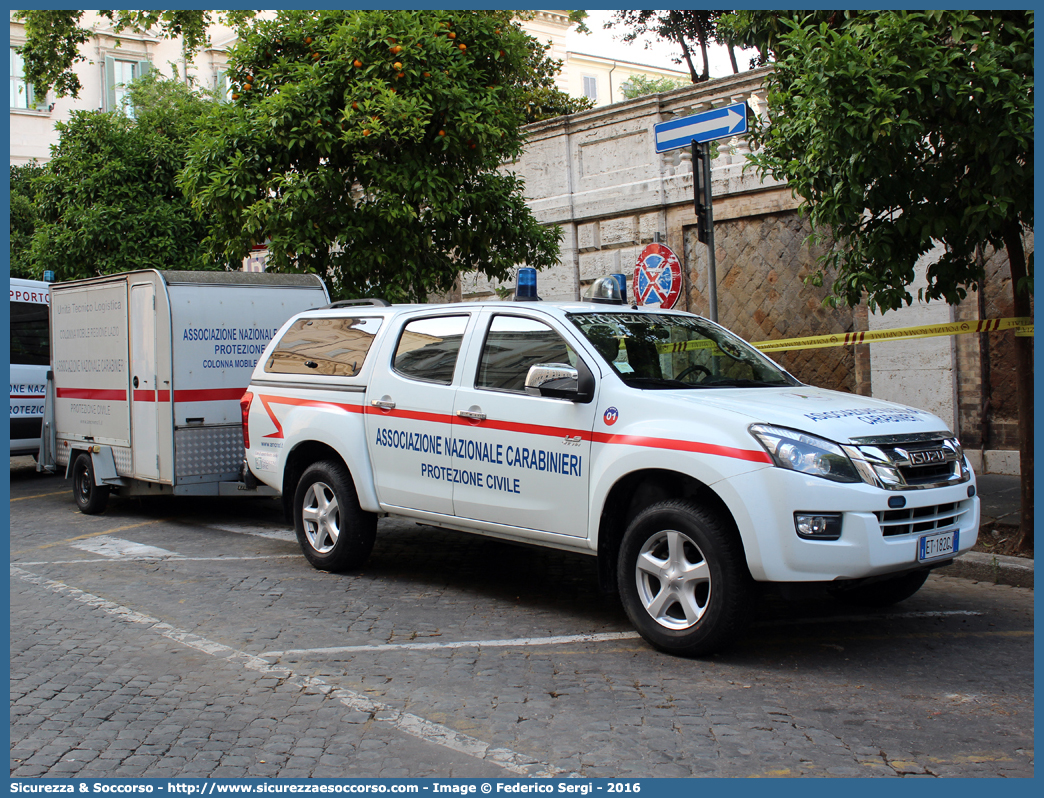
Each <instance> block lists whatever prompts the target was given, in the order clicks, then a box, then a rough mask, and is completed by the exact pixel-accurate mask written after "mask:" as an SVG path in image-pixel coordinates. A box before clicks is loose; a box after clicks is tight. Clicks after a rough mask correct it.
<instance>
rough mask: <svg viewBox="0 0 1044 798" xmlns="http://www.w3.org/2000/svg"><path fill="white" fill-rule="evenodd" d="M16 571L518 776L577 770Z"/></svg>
mask: <svg viewBox="0 0 1044 798" xmlns="http://www.w3.org/2000/svg"><path fill="white" fill-rule="evenodd" d="M11 575H12V576H17V577H18V578H19V579H22V580H24V581H26V582H29V583H31V584H34V585H38V586H40V587H43V588H45V589H46V590H50V591H51V592H52V593H59V594H64V595H66V596H68V597H69V598H71V599H73V600H75V601H78V602H80V603H82V604H86V605H87V606H89V607H94V608H96V609H99V610H101V611H103V612H105V613H107V614H109V615H111V616H113V617H114V618H116V619H117V620H121V621H124V622H126V623H133V624H140V625H142V626H147V627H149V629H150V630H151V631H153V632H156V633H157V634H160V635H162V636H163V637H166V638H167V639H168V640H173V641H175V642H177V643H180V644H181V645H183V646H187V647H188V648H192V649H195V650H196V651H201V652H203V653H204V654H209V655H210V656H213V657H216V658H218V659H222V660H225V661H226V662H229V663H231V664H234V665H238V666H240V667H242V668H245V669H247V670H250V671H254V672H256V673H261V674H264V675H268V676H275V677H277V678H279V679H283V680H284V681H286V682H288V683H289V684H292V685H294V686H296V687H302V688H308V689H312V690H316V691H318V692H321V693H323V694H324V695H326V696H329V697H331V698H333V699H335V700H337V701H339V702H340V703H341V704H343V705H344V706H346V707H348V708H349V709H351V710H354V711H357V712H364V713H366V714H369V715H370V716H371V717H372V718H373V720H374V721H377V722H380V723H388V724H390V725H391V726H393V727H395V728H396V729H398V730H399V731H401V732H403V733H404V734H408V735H410V736H412V737H417V738H419V739H421V740H424V741H425V742H429V743H432V744H434V745H441V746H443V747H444V748H449V749H450V750H453V751H457V752H459V753H463V754H467V755H468V756H472V757H474V758H476V759H480V760H482V761H487V762H491V763H493V764H495V765H499V766H500V767H502V768H504V769H505V770H508V771H510V772H512V773H515V774H517V775H519V776H531V777H535V778H550V777H558V778H561V777H569V776H571V775H575V774H570V773H569V772H567V771H562V770H559V769H558V768H555V767H554V766H552V765H550V764H548V763H543V762H538V761H536V760H534V759H533V758H532V757H527V756H524V755H523V754H520V753H518V752H517V751H512V750H511V749H508V748H493V747H491V746H490V744H489V743H487V742H485V741H483V740H479V739H478V738H476V737H472V736H470V735H468V734H464V733H462V732H458V731H456V730H454V729H451V728H449V727H448V726H443V725H442V724H441V723H435V722H434V721H430V720H428V719H426V718H422V717H420V716H419V715H414V714H413V713H412V712H403V711H402V710H401V709H396V708H395V707H392V706H389V705H388V704H384V703H381V702H380V701H376V700H374V699H372V698H369V697H367V696H364V695H361V694H360V693H356V692H354V691H352V690H347V689H345V688H342V687H335V686H334V685H331V684H329V683H328V682H326V681H324V680H323V679H319V678H317V677H315V676H304V675H302V674H299V673H295V672H294V671H293V670H292V669H290V668H287V667H280V666H276V665H272V664H271V663H269V662H266V661H265V660H263V659H262V658H261V657H259V656H255V655H253V654H248V653H247V652H245V651H239V650H237V649H234V648H232V647H231V646H226V645H224V644H223V643H216V642H214V641H213V640H208V639H207V638H205V637H201V636H199V635H197V634H193V633H192V632H188V631H185V630H184V629H178V628H177V627H175V626H172V625H171V624H169V623H165V622H163V621H160V620H158V619H156V618H152V617H150V616H148V615H145V614H143V613H140V612H137V611H136V610H132V609H130V608H129V607H124V606H121V605H119V604H116V603H115V602H112V601H109V600H108V599H103V598H101V597H100V596H95V595H93V594H91V593H87V592H85V591H83V590H80V589H79V588H75V587H72V586H70V585H67V584H65V583H64V582H56V581H54V580H53V579H46V578H45V577H42V576H38V575H37V574H34V573H30V572H29V571H25V570H23V569H21V568H18V567H16V566H13V565H12V566H11Z"/></svg>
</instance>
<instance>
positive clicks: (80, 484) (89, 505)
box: [72, 453, 109, 515]
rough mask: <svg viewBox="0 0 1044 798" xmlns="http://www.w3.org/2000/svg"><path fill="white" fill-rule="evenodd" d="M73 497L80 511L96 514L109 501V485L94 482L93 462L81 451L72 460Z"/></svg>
mask: <svg viewBox="0 0 1044 798" xmlns="http://www.w3.org/2000/svg"><path fill="white" fill-rule="evenodd" d="M72 479H73V497H75V499H76V506H77V507H79V508H80V512H81V513H85V514H86V515H97V514H98V513H100V512H102V510H104V509H105V505H106V504H107V503H108V501H109V486H108V485H95V484H94V463H93V461H92V460H91V456H90V455H89V454H86V453H81V454H80V455H78V456H77V458H76V460H75V461H73V470H72Z"/></svg>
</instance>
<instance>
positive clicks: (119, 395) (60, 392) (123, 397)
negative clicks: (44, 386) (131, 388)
mask: <svg viewBox="0 0 1044 798" xmlns="http://www.w3.org/2000/svg"><path fill="white" fill-rule="evenodd" d="M54 395H55V396H56V397H58V398H59V399H108V400H110V401H112V400H114V401H117V402H126V401H127V392H126V391H108V390H101V389H100V388H56V389H55V392H54Z"/></svg>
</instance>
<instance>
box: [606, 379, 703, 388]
mask: <svg viewBox="0 0 1044 798" xmlns="http://www.w3.org/2000/svg"><path fill="white" fill-rule="evenodd" d="M622 379H623V381H624V382H625V383H626V384H627V385H630V386H631V387H632V388H641V389H645V388H704V387H706V386H704V385H699V384H697V383H691V382H682V381H681V380H665V379H663V378H662V377H623V378H622Z"/></svg>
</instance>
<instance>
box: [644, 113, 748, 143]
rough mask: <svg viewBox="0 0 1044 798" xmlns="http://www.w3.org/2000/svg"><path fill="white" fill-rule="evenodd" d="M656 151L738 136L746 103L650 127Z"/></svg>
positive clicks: (744, 124) (742, 129) (743, 128)
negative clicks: (653, 133) (654, 136)
mask: <svg viewBox="0 0 1044 798" xmlns="http://www.w3.org/2000/svg"><path fill="white" fill-rule="evenodd" d="M653 130H654V131H655V135H656V151H657V152H667V151H668V150H676V149H678V148H679V147H688V146H691V145H692V144H702V143H703V142H705V141H714V139H723V138H726V137H728V136H738V135H739V134H740V133H746V132H747V104H746V103H736V104H735V105H728V106H726V107H724V108H715V109H714V110H713V111H704V112H703V113H702V114H693V115H692V116H683V117H682V118H681V119H672V120H671V121H670V122H661V123H660V124H658V125H656V126H654V128H653Z"/></svg>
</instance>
